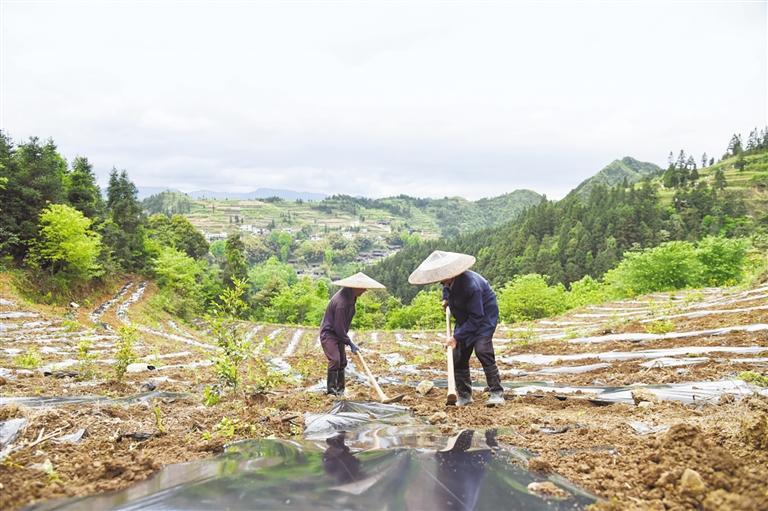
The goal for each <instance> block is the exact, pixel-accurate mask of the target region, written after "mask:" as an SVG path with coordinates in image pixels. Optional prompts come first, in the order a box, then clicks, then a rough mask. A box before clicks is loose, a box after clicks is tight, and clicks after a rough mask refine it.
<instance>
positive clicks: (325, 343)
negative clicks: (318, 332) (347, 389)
mask: <svg viewBox="0 0 768 511" xmlns="http://www.w3.org/2000/svg"><path fill="white" fill-rule="evenodd" d="M320 346H322V347H323V353H325V358H327V359H328V370H329V371H340V370H342V369H344V368H345V367H347V352H346V350H345V349H344V343H343V342H342V341H339V340H338V339H334V338H333V337H326V338H325V339H320Z"/></svg>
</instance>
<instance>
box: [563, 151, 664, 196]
mask: <svg viewBox="0 0 768 511" xmlns="http://www.w3.org/2000/svg"><path fill="white" fill-rule="evenodd" d="M661 172H662V169H661V167H659V166H658V165H656V164H655V163H648V162H642V161H638V160H636V159H634V158H632V157H630V156H625V157H624V158H622V159H620V160H613V161H612V162H611V163H609V164H608V165H606V166H605V167H604V168H602V169H601V170H600V171H599V172H598V173H597V174H595V175H594V176H592V177H590V178H589V179H585V180H584V181H582V182H581V183H580V184H579V186H577V187H576V188H574V189H573V190H572V191H571V194H576V195H580V196H582V197H587V196H589V194H590V193H591V192H592V190H594V189H595V188H596V187H598V186H601V185H602V186H607V187H613V186H617V185H623V186H624V187H625V188H626V187H628V186H629V185H633V184H635V183H639V182H640V181H642V180H643V179H647V178H649V177H653V176H656V175H658V174H660V173H661Z"/></svg>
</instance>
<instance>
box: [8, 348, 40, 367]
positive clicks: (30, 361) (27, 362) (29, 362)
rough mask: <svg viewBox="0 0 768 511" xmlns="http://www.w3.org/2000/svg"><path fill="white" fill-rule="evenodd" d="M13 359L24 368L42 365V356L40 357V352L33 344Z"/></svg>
mask: <svg viewBox="0 0 768 511" xmlns="http://www.w3.org/2000/svg"><path fill="white" fill-rule="evenodd" d="M13 361H14V362H15V363H16V365H18V366H20V367H23V368H24V369H37V368H38V367H40V362H42V358H41V357H40V352H39V351H37V348H35V347H34V346H33V347H31V348H29V349H27V351H26V352H25V353H23V354H21V355H18V356H17V357H16V358H15V359H13Z"/></svg>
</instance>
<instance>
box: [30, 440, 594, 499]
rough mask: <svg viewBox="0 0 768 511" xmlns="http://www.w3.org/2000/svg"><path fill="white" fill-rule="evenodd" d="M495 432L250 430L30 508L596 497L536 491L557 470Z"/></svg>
mask: <svg viewBox="0 0 768 511" xmlns="http://www.w3.org/2000/svg"><path fill="white" fill-rule="evenodd" d="M476 437H480V439H479V440H478V438H476ZM487 439H488V434H487V433H485V432H479V431H478V432H474V431H471V430H465V431H462V432H461V433H460V434H459V435H457V436H456V437H455V438H454V439H451V440H452V441H451V442H450V443H449V446H448V447H447V448H431V449H428V448H422V449H412V448H393V449H382V450H378V449H368V450H364V451H356V450H353V449H351V448H350V447H349V446H348V445H347V444H346V441H345V437H344V436H343V435H337V436H334V437H331V438H328V439H326V440H325V441H323V442H322V443H320V442H318V443H313V442H309V441H286V440H250V441H245V442H239V443H236V444H233V445H231V446H229V447H228V448H227V450H226V451H225V453H224V454H222V455H220V456H218V457H216V458H213V459H209V460H200V461H195V462H192V463H185V464H180V465H171V466H168V467H166V468H164V469H163V470H161V471H160V472H159V473H158V474H157V475H156V476H155V477H153V478H152V479H149V480H147V481H144V482H141V483H138V484H137V485H135V486H133V487H131V488H129V489H126V490H123V491H119V492H113V493H108V494H102V495H96V496H93V497H85V498H78V499H70V500H67V501H54V502H48V503H43V504H40V505H38V506H35V507H32V508H29V509H30V511H31V510H36V511H53V510H59V511H65V510H78V511H95V510H99V511H103V510H121V511H133V510H163V511H174V510H190V511H194V510H210V509H227V510H232V511H236V510H253V509H270V510H297V509H299V510H303V509H312V510H313V511H323V510H337V509H345V510H364V511H372V510H400V509H402V510H437V511H440V510H493V511H496V510H499V509H505V510H530V511H537V510H542V511H544V510H549V511H553V510H554V511H565V510H578V509H584V508H585V507H586V506H587V505H589V504H591V503H593V502H594V498H593V497H591V496H589V495H587V494H585V493H583V492H581V491H580V490H578V489H577V488H575V487H573V486H571V485H569V484H568V483H567V482H565V481H563V480H562V479H560V478H558V477H556V476H554V477H551V478H550V479H549V480H550V481H551V482H553V483H554V484H556V486H557V487H558V488H560V489H561V490H562V491H563V497H562V498H560V499H545V498H543V497H540V496H538V495H535V494H534V493H532V492H531V491H529V490H528V486H529V484H531V483H535V482H541V481H547V478H546V477H544V476H537V475H535V474H532V473H530V472H528V471H527V470H526V469H525V468H523V467H522V466H521V465H520V464H518V463H515V461H514V459H513V458H512V456H511V455H510V454H509V453H506V452H505V451H502V450H499V449H495V448H493V447H491V446H490V445H488V444H489V443H490V442H487V441H486V440H487Z"/></svg>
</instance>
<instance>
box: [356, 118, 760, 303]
mask: <svg viewBox="0 0 768 511" xmlns="http://www.w3.org/2000/svg"><path fill="white" fill-rule="evenodd" d="M763 133H765V132H763ZM753 138H755V140H758V138H756V137H753ZM766 158H768V137H763V136H761V137H759V142H758V141H755V142H753V143H752V144H750V145H749V149H743V148H742V147H741V146H740V145H735V144H734V143H733V142H732V143H731V144H729V148H728V152H727V153H726V154H725V156H724V158H723V160H722V161H720V162H718V163H714V161H713V162H712V164H713V165H712V166H711V168H707V169H703V170H702V172H701V173H699V172H696V173H693V172H692V170H693V168H692V167H690V168H688V169H686V168H685V165H686V164H687V162H688V160H687V159H685V160H684V161H683V162H682V167H679V166H678V165H677V164H676V163H674V162H673V163H671V164H670V168H671V170H669V169H668V171H667V172H666V173H665V175H668V174H669V173H670V172H673V173H676V175H677V176H682V175H683V174H685V176H686V179H684V180H683V179H681V178H678V180H677V181H676V182H675V183H674V185H673V184H672V183H667V184H668V185H669V186H665V185H664V183H663V178H662V177H658V178H656V179H650V178H646V179H645V180H643V181H642V182H640V183H638V184H636V185H634V186H629V187H625V186H624V183H623V182H622V183H621V184H619V185H618V186H614V187H607V186H605V185H603V184H594V185H590V188H591V191H590V192H589V194H588V195H582V194H580V193H571V194H569V195H568V196H567V197H566V198H565V199H563V200H561V201H558V202H555V201H544V202H542V203H540V204H538V205H536V206H533V207H531V208H529V209H528V210H526V211H525V213H524V214H523V215H522V216H521V217H520V218H519V219H517V220H515V221H513V222H509V223H507V224H505V225H502V226H500V227H497V228H493V229H486V230H483V231H481V232H478V233H473V234H471V235H466V236H458V237H455V238H443V239H441V240H435V241H428V242H424V243H421V244H418V245H416V246H411V247H407V248H406V249H404V250H402V251H401V252H399V253H398V254H397V255H395V256H393V257H391V258H389V259H387V260H385V261H382V262H381V263H379V264H377V265H376V266H373V267H371V268H370V269H369V273H370V274H371V275H372V276H374V278H377V279H378V280H380V281H381V282H383V283H384V284H386V285H387V288H388V289H389V290H390V292H392V293H393V294H395V295H396V296H398V297H400V298H402V299H403V300H406V301H408V300H410V299H412V298H413V297H414V296H415V294H416V293H417V292H418V289H417V288H414V286H410V285H409V284H408V283H407V277H408V275H409V273H410V272H411V271H412V270H413V268H415V267H416V266H417V265H418V264H419V262H420V261H421V260H423V258H424V257H426V256H427V255H428V254H429V253H430V252H431V251H432V250H435V249H443V250H453V251H461V252H466V253H470V254H473V255H475V256H477V258H478V263H477V265H476V269H477V270H478V271H479V272H481V273H483V274H484V275H486V276H487V278H488V279H489V280H490V281H492V282H493V283H495V284H497V285H501V284H503V283H505V282H508V281H510V280H512V279H513V278H514V277H515V276H516V275H520V274H528V273H539V274H543V275H547V276H548V279H549V281H550V282H551V283H557V282H560V283H563V284H569V283H571V282H575V281H578V280H579V279H581V278H582V277H584V276H585V275H590V276H592V277H599V276H602V275H603V274H604V273H605V272H606V271H607V270H609V269H611V268H613V267H615V266H616V265H617V264H618V262H619V260H620V259H621V258H622V255H623V254H624V253H625V252H626V251H628V250H637V249H641V248H645V247H653V246H656V245H658V244H660V243H662V242H665V241H670V240H689V241H695V240H698V239H701V238H702V237H704V236H707V235H715V236H726V237H746V236H750V235H754V234H757V233H761V232H763V231H765V230H766V228H768V215H766V211H765V209H764V202H760V200H761V197H764V196H765V190H766V185H765V183H764V181H765V179H766V178H765V176H766V175H767V174H766V173H765V171H764V167H765V165H766V163H765V162H766ZM742 162H743V164H742ZM614 163H615V162H614ZM612 165H613V164H612ZM609 167H610V166H609ZM692 174H693V175H692ZM652 175H653V174H650V176H652ZM744 176H747V177H748V178H747V179H743V177H744ZM731 180H732V181H734V183H736V184H737V185H736V186H734V185H732V184H731V182H730V181H731ZM749 204H752V205H753V206H755V207H749Z"/></svg>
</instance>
